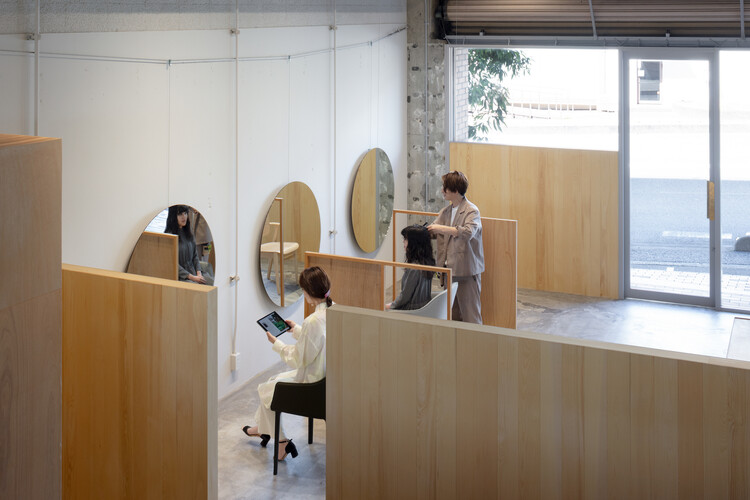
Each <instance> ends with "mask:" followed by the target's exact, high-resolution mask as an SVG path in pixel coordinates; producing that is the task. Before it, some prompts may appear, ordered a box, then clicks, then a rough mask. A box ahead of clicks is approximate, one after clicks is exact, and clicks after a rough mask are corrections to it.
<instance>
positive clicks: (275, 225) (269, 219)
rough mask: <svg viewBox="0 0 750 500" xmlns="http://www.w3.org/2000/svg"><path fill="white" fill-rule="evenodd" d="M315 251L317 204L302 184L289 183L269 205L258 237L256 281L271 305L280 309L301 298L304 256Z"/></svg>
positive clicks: (308, 189)
mask: <svg viewBox="0 0 750 500" xmlns="http://www.w3.org/2000/svg"><path fill="white" fill-rule="evenodd" d="M318 250H320V212H319V211H318V202H317V201H316V200H315V195H314V194H313V192H312V190H311V189H310V188H309V187H307V185H306V184H304V183H302V182H291V183H289V184H287V185H286V186H284V188H283V189H282V190H281V191H279V194H277V195H276V197H275V198H274V199H273V201H272V202H271V206H270V207H269V209H268V213H267V215H266V220H265V221H264V223H263V232H262V234H261V237H260V248H259V253H260V258H259V261H260V277H261V281H262V282H263V288H264V289H265V291H266V294H267V295H268V298H269V299H271V302H273V303H274V304H276V305H277V306H281V307H284V306H288V305H290V304H293V303H294V302H296V301H297V300H298V299H299V298H300V297H302V289H301V288H300V286H299V273H300V272H301V271H302V269H303V268H304V265H305V252H317V251H318Z"/></svg>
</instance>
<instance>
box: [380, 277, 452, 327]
mask: <svg viewBox="0 0 750 500" xmlns="http://www.w3.org/2000/svg"><path fill="white" fill-rule="evenodd" d="M450 290H451V304H453V301H454V300H456V290H458V283H456V282H455V281H454V282H453V283H451V288H450ZM447 293H448V290H443V291H442V292H440V293H438V294H437V295H435V296H434V297H432V299H430V301H429V302H428V303H426V304H425V305H423V306H422V307H420V308H419V309H411V310H403V309H394V310H393V312H398V313H402V314H411V315H413V316H425V317H428V318H435V319H448V310H447V309H446V307H445V296H446V294H447Z"/></svg>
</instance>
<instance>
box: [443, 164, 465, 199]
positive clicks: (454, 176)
mask: <svg viewBox="0 0 750 500" xmlns="http://www.w3.org/2000/svg"><path fill="white" fill-rule="evenodd" d="M443 189H444V190H446V191H453V192H454V193H458V194H460V195H461V196H465V195H466V190H467V189H469V179H467V178H466V176H465V175H464V174H463V173H462V172H459V171H458V170H454V171H453V172H448V173H447V174H445V175H444V176H443Z"/></svg>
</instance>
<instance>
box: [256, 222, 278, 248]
mask: <svg viewBox="0 0 750 500" xmlns="http://www.w3.org/2000/svg"><path fill="white" fill-rule="evenodd" d="M280 226H281V224H279V223H278V222H269V223H268V225H266V226H265V227H264V228H263V236H262V237H261V241H265V242H266V243H268V242H271V241H279V227H280Z"/></svg>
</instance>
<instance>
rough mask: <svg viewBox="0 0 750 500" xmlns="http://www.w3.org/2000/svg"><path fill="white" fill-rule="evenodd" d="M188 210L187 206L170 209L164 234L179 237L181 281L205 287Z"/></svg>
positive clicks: (173, 206) (176, 206) (174, 206)
mask: <svg viewBox="0 0 750 500" xmlns="http://www.w3.org/2000/svg"><path fill="white" fill-rule="evenodd" d="M188 210H189V207H188V206H187V205H172V206H171V207H169V213H168V214H167V228H166V229H165V230H164V232H165V233H170V234H176V235H177V236H178V245H179V250H178V257H179V279H180V281H192V282H194V283H200V284H202V285H205V284H206V280H205V278H204V277H203V275H202V274H201V270H200V269H201V268H200V259H199V258H198V248H197V246H196V245H195V238H194V237H193V232H192V231H191V230H190V219H189V218H188Z"/></svg>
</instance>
